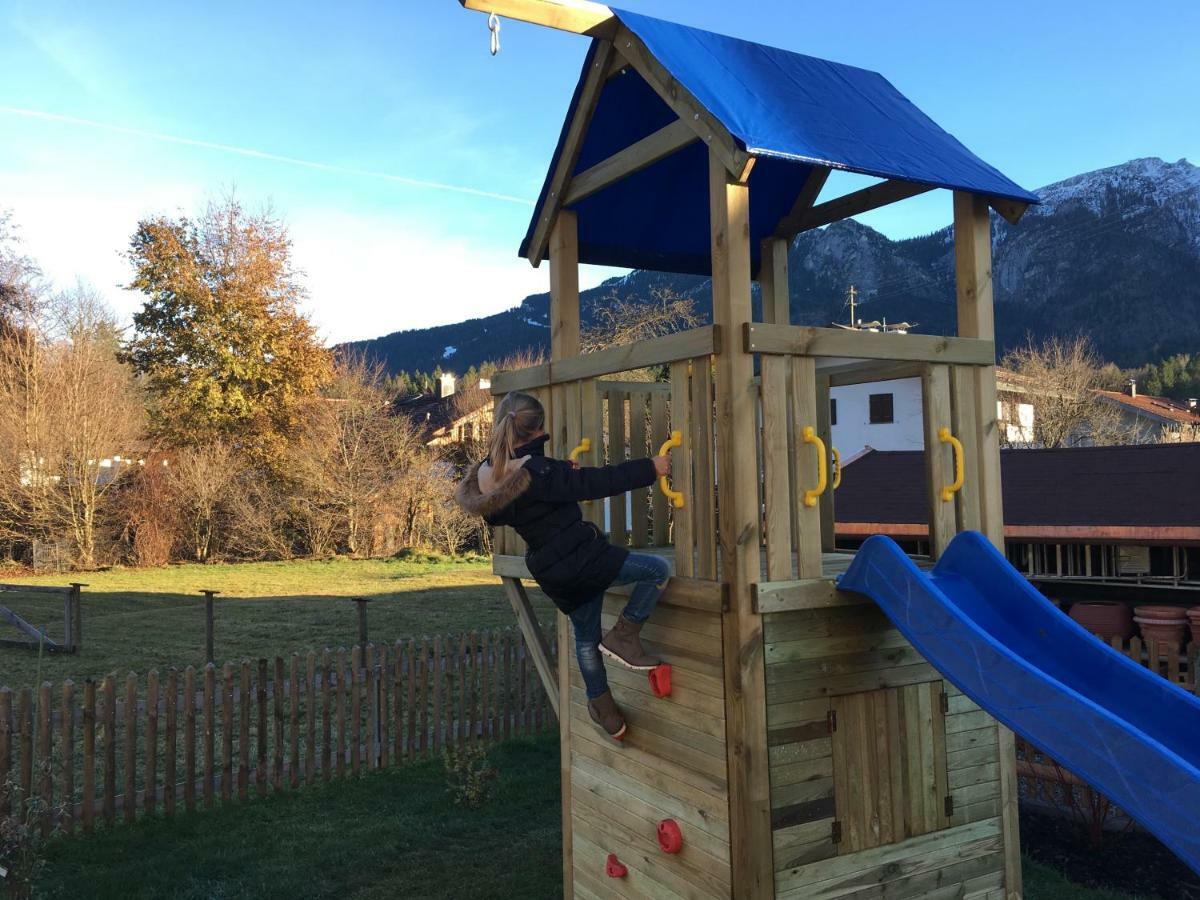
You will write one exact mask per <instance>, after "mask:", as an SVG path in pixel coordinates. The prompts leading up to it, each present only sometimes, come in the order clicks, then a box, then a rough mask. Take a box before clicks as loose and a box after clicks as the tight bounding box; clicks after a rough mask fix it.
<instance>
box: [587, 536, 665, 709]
mask: <svg viewBox="0 0 1200 900" xmlns="http://www.w3.org/2000/svg"><path fill="white" fill-rule="evenodd" d="M670 578H671V564H670V563H669V562H667V560H665V559H663V558H662V557H661V556H654V555H652V554H649V553H630V554H629V557H628V559H626V560H625V565H623V566H621V571H620V572H618V573H617V577H616V578H615V579H613V583H612V586H613V587H615V586H616V585H620V584H632V585H633V593H631V594H630V596H629V602H628V603H626V604H625V609H624V610H622V612H621V615H623V616H624V617H625V618H627V619H628V620H629V621H630V622H638V623H640V622H645V621H646V620H647V619H648V618H650V613H651V612H652V611H653V609H654V606H655V604H657V603H658V598H659V597H661V596H662V592H663V589H664V588H665V587H666V586H667V581H668V580H670ZM603 609H604V595H603V594H599V595H598V596H596V597H593V598H592V599H591V600H589V601H587V602H586V603H584V604H583V605H582V606H580V607H578V608H577V609H575V610H574V611H573V612H572V613H571V625H572V626H573V627H574V629H575V656H576V658H577V659H578V660H579V672H580V674H581V675H582V676H583V684H584V686H585V687H586V688H587V696H588V699H589V700H594V699H596V698H597V697H599V696H600V695H601V694H603V693H604V692H605V691H607V690H608V676H607V675H605V674H604V658H603V657H602V656H601V655H600V650H599V649H598V645H599V644H600V637H601V634H600V613H601V612H602V611H603Z"/></svg>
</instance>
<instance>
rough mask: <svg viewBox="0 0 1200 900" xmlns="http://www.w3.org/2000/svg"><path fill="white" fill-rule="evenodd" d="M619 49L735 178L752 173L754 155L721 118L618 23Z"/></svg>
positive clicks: (617, 37)
mask: <svg viewBox="0 0 1200 900" xmlns="http://www.w3.org/2000/svg"><path fill="white" fill-rule="evenodd" d="M613 42H614V43H615V45H616V47H617V51H618V52H619V53H620V54H621V55H622V56H623V57H625V59H626V60H628V62H629V64H630V65H631V66H632V67H633V68H634V70H635V71H636V72H637V73H638V74H639V75H641V76H642V78H643V79H645V81H646V83H647V84H648V85H650V87H651V88H652V89H653V90H654V92H655V93H656V94H658V96H659V97H661V98H662V100H663V102H664V103H666V104H667V106H669V107H670V108H671V109H672V110H674V111H675V115H677V116H679V118H680V119H681V120H682V121H684V122H686V123H688V125H690V126H691V128H692V129H693V130H694V131H695V132H696V135H697V136H698V137H699V138H700V140H702V141H704V143H706V144H707V145H708V147H709V150H711V151H712V152H713V153H715V154H716V155H717V158H718V159H720V160H721V164H722V165H723V166H724V167H725V169H726V171H728V172H729V174H730V175H731V176H733V178H734V179H735V180H738V181H744V180H745V179H746V178H747V177H749V174H750V172H749V170H750V167H751V166H752V165H753V161H754V157H752V156H751V155H750V154H749V153H747V152H746V151H745V150H743V149H742V148H741V147H739V146H738V143H737V141H736V140H734V138H733V135H731V134H730V133H729V131H728V130H727V129H726V128H725V126H724V125H722V124H721V123H720V122H719V121H717V119H716V117H715V116H713V115H712V114H711V113H710V112H709V111H708V110H707V109H705V108H704V106H703V105H702V104H701V103H700V101H699V100H697V99H696V98H695V97H694V96H693V95H692V93H691V91H689V90H688V89H687V88H685V87H684V86H683V85H682V84H680V83H679V82H678V81H676V80H675V78H674V76H673V75H671V73H670V72H668V71H667V70H666V68H665V67H664V66H663V65H662V63H660V62H659V61H658V60H657V59H656V58H655V57H654V55H653V54H652V53H651V52H650V51H649V50H648V49H647V47H646V45H645V44H643V43H642V41H641V39H640V38H638V37H637V36H636V35H635V34H634V33H633V32H632V31H630V30H629V29H628V28H625V27H624V26H618V27H617V33H616V37H615V38H614V39H613Z"/></svg>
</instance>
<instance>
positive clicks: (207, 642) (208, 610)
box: [200, 591, 221, 665]
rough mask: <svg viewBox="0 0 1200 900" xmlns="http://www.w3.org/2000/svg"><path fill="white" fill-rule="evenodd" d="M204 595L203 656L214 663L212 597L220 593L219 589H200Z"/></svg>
mask: <svg viewBox="0 0 1200 900" xmlns="http://www.w3.org/2000/svg"><path fill="white" fill-rule="evenodd" d="M200 593H202V594H203V595H204V658H205V659H206V660H207V661H208V662H210V663H214V665H215V661H214V660H213V656H214V653H213V597H215V596H216V595H217V594H219V593H221V592H220V591H201V592H200Z"/></svg>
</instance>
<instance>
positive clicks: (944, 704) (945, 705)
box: [941, 691, 950, 715]
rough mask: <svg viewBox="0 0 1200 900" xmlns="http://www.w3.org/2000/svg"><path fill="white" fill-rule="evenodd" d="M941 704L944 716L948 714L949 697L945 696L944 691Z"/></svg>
mask: <svg viewBox="0 0 1200 900" xmlns="http://www.w3.org/2000/svg"><path fill="white" fill-rule="evenodd" d="M941 702H942V715H946V714H947V713H948V712H950V695H949V694H947V693H946V692H945V691H942V701H941Z"/></svg>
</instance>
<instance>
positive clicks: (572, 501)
mask: <svg viewBox="0 0 1200 900" xmlns="http://www.w3.org/2000/svg"><path fill="white" fill-rule="evenodd" d="M545 424H546V412H545V410H544V409H543V408H542V404H541V403H539V402H538V400H537V399H536V398H535V397H531V396H530V395H529V394H523V393H520V392H519V391H513V392H512V393H510V394H508V395H507V396H506V397H505V398H504V399H503V400H501V401H500V406H499V408H498V409H497V410H496V424H495V426H494V427H493V430H492V437H491V443H490V445H489V448H488V450H489V453H488V457H487V459H485V460H483V461H482V462H481V463H478V464H476V465H475V466H473V467H472V468H471V470H470V471H469V472H468V473H467V477H466V479H465V480H464V481H463V482H462V484H460V485H459V486H458V490H457V491H456V492H455V500H456V501H457V503H458V505H459V506H461V507H462V508H463V509H465V510H466V511H467V512H469V513H471V514H473V515H477V516H482V517H483V518H484V520H485V521H486V522H487V523H488V524H489V525H507V526H511V527H512V528H514V529H516V532H517V534H519V535H520V536H521V537H522V538H523V539H524V540H525V543H526V544H527V545H528V551H527V552H526V554H525V562H526V565H528V567H529V574H530V575H532V576H533V579H534V580H535V581H536V582H537V583H538V586H539V587H540V588H541V589H542V591H543V592H544V593H545V594H546V596H547V597H549V598H550V599H551V600H552V601H553V602H554V605H555V606H557V607H558V608H559V609H561V610H562V611H563V612H564V613H566V614H567V615H568V616H569V617H570V619H571V625H572V626H573V628H574V629H575V655H576V657H577V658H578V660H579V671H580V673H581V674H582V675H583V683H584V686H585V687H586V690H587V698H588V713H589V714H590V715H591V717H592V721H593V722H595V723H596V724H597V725H599V726H600V727H601V728H603V729H604V731H605V732H607V733H608V735H609V736H610V737H612V738H613V739H614V740H618V741H619V740H621V739H622V738H623V737H624V736H625V728H626V726H625V719H624V717H623V716H622V715H621V711H620V710H619V709H618V708H617V704H616V702H615V701H614V700H613V696H612V692H611V691H610V690H609V687H608V678H607V677H606V675H605V672H604V660H603V659H602V656H601V655H602V654H603V656H607V657H609V658H610V659H613V660H616V661H617V662H619V663H621V664H622V665H625V666H627V667H629V668H631V669H637V670H640V671H648V670H650V669H653V668H654V667H655V666H657V665H658V663H659V660H657V659H655V658H654V657H653V656H650V655H649V654H647V653H646V652H645V650H643V649H642V643H641V640H640V638H639V633H640V632H641V630H642V625H643V623H645V621H646V619H647V618H649V616H650V612H651V611H652V610H653V609H654V606H655V604H656V603H657V602H658V598H659V597H660V596H662V592H663V590H664V589H665V588H666V585H667V581H668V580H669V579H670V577H671V569H670V564H669V563H668V562H667V561H666V560H665V559H663V558H662V557H658V556H652V555H650V554H648V553H631V552H630V551H629V550H626V549H625V548H624V547H616V546H613V545H612V544H610V543H609V542H608V538H607V537H605V535H604V534H603V532H601V531H600V529H599V528H597V527H596V526H595V525H593V524H592V523H591V522H587V521H585V520H584V518H583V513H582V512H581V511H580V509H579V502H580V501H581V500H599V499H602V498H604V497H613V496H616V495H619V494H624V493H625V492H626V491H629V490H633V489H634V488H641V487H649V486H650V485H651V484H653V483H654V481H655V479H657V478H658V477H659V476H661V475H668V474H670V471H671V461H670V459H669V458H668V457H666V456H656V457H654V458H653V459H634V460H630V461H629V462H623V463H620V464H619V465H615V466H605V467H604V468H580V467H579V466H578V465H576V464H575V463H573V462H567V461H564V460H559V459H551V458H550V457H548V456H546V455H545V447H546V441H548V440H549V439H550V438H549V435H547V434H546V431H545ZM619 584H632V585H633V593H632V594H631V595H630V597H629V602H628V603H627V604H626V605H625V609H624V610H623V611H622V612H621V615H620V616H619V617H618V619H617V622H616V625H614V626H613V628H612V629H611V630H610V631H609V632H608V634H606V635H604V636H603V637H601V634H600V630H601V629H600V614H601V611H602V609H603V606H604V592H605V591H606V590H608V588H610V587H612V586H613V585H619Z"/></svg>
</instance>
